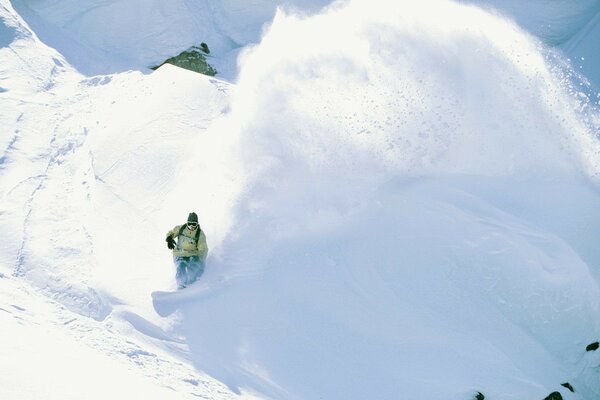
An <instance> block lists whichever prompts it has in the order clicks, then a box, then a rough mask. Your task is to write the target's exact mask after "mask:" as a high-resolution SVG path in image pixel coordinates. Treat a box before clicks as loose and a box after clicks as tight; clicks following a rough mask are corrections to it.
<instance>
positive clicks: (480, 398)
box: [475, 392, 485, 400]
mask: <svg viewBox="0 0 600 400" xmlns="http://www.w3.org/2000/svg"><path fill="white" fill-rule="evenodd" d="M483 399H485V396H484V395H483V393H481V392H477V394H476V395H475V400H483Z"/></svg>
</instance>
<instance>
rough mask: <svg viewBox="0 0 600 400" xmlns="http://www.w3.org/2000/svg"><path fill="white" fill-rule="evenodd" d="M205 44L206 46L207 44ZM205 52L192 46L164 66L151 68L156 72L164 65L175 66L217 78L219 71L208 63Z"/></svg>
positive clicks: (170, 59) (167, 61)
mask: <svg viewBox="0 0 600 400" xmlns="http://www.w3.org/2000/svg"><path fill="white" fill-rule="evenodd" d="M204 44H205V45H206V43H204ZM206 50H208V46H206ZM203 52H204V49H202V48H200V47H196V46H192V47H190V48H189V49H187V50H186V51H184V52H182V53H180V54H178V55H176V56H175V57H171V58H169V59H168V60H166V61H165V62H163V63H162V64H160V65H157V66H155V67H150V68H151V69H154V70H155V69H158V68H159V67H160V66H162V65H164V64H173V65H176V66H178V67H180V68H185V69H189V70H190V71H194V72H198V73H200V74H204V75H208V76H215V75H216V74H217V70H216V69H215V68H214V67H213V66H212V65H210V64H209V63H208V62H207V61H206V57H205V56H204V54H203Z"/></svg>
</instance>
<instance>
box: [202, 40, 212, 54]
mask: <svg viewBox="0 0 600 400" xmlns="http://www.w3.org/2000/svg"><path fill="white" fill-rule="evenodd" d="M200 49H201V50H202V51H203V52H205V53H206V54H210V50H209V49H208V45H207V44H206V43H204V42H202V43H200Z"/></svg>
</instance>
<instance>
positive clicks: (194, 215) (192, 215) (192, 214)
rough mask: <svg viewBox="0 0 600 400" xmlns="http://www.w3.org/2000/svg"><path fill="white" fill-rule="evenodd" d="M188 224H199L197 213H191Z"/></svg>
mask: <svg viewBox="0 0 600 400" xmlns="http://www.w3.org/2000/svg"><path fill="white" fill-rule="evenodd" d="M187 222H195V223H198V215H197V214H196V213H195V212H191V213H190V215H188V219H187Z"/></svg>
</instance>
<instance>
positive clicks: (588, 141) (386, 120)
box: [155, 1, 600, 399]
mask: <svg viewBox="0 0 600 400" xmlns="http://www.w3.org/2000/svg"><path fill="white" fill-rule="evenodd" d="M331 26H335V27H336V29H335V30H331V29H329V27H331ZM559 61H560V60H558V59H555V58H552V57H550V55H548V54H545V53H544V50H543V49H540V47H539V46H538V45H537V43H536V42H535V41H532V40H531V38H530V37H529V36H528V35H526V34H524V33H523V32H521V31H520V30H519V29H517V28H516V27H515V26H514V25H512V24H511V23H509V22H507V21H506V20H503V19H501V18H497V17H494V16H492V15H489V14H486V13H484V12H482V11H481V10H479V9H477V8H474V7H468V6H464V5H459V4H456V3H452V2H446V1H427V2H423V3H422V4H421V5H419V6H417V5H415V4H411V5H410V6H408V5H389V4H387V3H386V2H378V3H375V4H374V3H373V2H366V1H353V2H350V3H348V4H347V5H340V6H338V7H335V8H333V9H330V10H328V11H327V12H324V13H322V14H319V15H317V16H314V17H310V18H300V17H295V16H290V15H287V14H285V13H279V14H278V15H277V17H276V18H275V21H274V22H273V24H272V26H271V28H270V30H269V31H268V32H267V34H266V35H265V37H264V38H263V40H262V41H261V43H260V44H259V45H258V46H256V47H254V48H252V49H250V50H249V51H248V52H247V53H246V54H245V55H244V57H243V59H242V61H241V73H240V80H239V84H238V87H237V89H236V94H235V98H234V102H233V107H232V112H231V114H230V116H229V117H228V118H227V120H225V121H224V122H223V124H224V125H225V126H228V127H229V131H231V132H237V136H239V138H238V140H237V142H238V143H239V150H238V151H239V154H240V157H241V160H242V168H241V171H244V174H245V175H244V179H243V181H246V182H248V184H247V185H246V186H244V187H243V188H242V191H241V193H240V196H239V199H238V203H237V209H236V214H235V220H234V221H235V223H234V225H233V226H234V229H232V230H231V232H230V235H228V236H226V237H225V240H224V241H223V242H222V244H220V246H218V247H217V248H214V249H213V252H212V253H211V258H210V260H209V269H208V271H207V275H206V276H205V277H204V278H203V279H204V282H203V283H200V284H199V285H198V287H197V288H193V289H191V292H189V296H188V295H184V294H181V295H180V296H174V298H173V299H170V300H169V299H163V298H161V297H156V299H155V306H156V308H157V310H158V311H159V312H160V313H162V314H167V313H169V312H170V311H171V310H172V308H173V307H174V306H177V301H178V300H177V299H179V301H181V303H180V304H179V307H180V308H181V309H182V316H183V320H182V329H183V332H184V333H185V334H186V336H187V340H188V343H189V345H190V350H191V352H192V354H193V356H194V359H195V361H196V365H197V366H198V368H200V369H202V370H205V371H207V372H209V373H210V374H212V375H213V376H216V377H218V378H219V379H220V380H222V381H224V382H226V383H227V384H229V385H230V386H231V387H237V388H241V389H244V388H253V389H255V390H259V391H260V392H262V393H265V394H267V395H270V396H272V397H275V398H298V399H316V398H357V399H358V398H397V397H398V393H402V396H403V397H406V398H428V399H446V398H469V397H472V396H473V395H474V393H475V391H476V390H480V391H482V392H484V393H485V394H486V396H489V397H490V398H507V399H523V398H543V397H545V396H546V395H547V394H548V393H550V392H552V391H555V390H560V389H561V387H560V386H559V385H560V383H562V382H564V381H569V382H571V383H573V384H574V385H575V386H576V390H577V394H576V395H573V396H574V397H573V398H577V396H579V398H581V399H585V398H588V399H591V398H595V397H597V396H598V393H600V387H599V386H598V385H597V382H598V381H597V379H596V378H597V377H596V376H595V374H596V372H594V370H593V368H589V365H594V364H593V363H594V362H596V361H597V357H596V358H594V357H595V356H594V355H590V354H586V353H585V351H584V349H585V344H587V343H589V342H591V341H593V338H595V337H597V336H598V335H600V325H599V324H598V321H597V319H596V318H595V317H594V316H595V315H596V313H597V312H598V310H599V306H600V291H599V289H598V283H597V282H598V281H597V277H598V275H599V271H598V263H599V262H600V259H599V258H598V255H597V252H596V251H595V250H594V246H593V242H594V240H595V239H593V238H595V237H596V236H597V234H598V233H600V225H599V224H598V221H597V216H598V215H600V214H599V213H600V208H599V207H598V204H600V203H599V200H600V199H599V196H598V193H597V188H596V186H595V184H594V183H591V182H593V180H592V181H590V180H589V178H590V177H592V178H593V177H595V176H597V173H598V171H599V164H598V154H599V153H598V145H599V143H598V141H597V138H596V136H595V134H596V132H597V129H598V127H597V126H594V125H593V122H591V121H593V118H596V120H597V113H596V111H594V110H593V107H592V105H591V104H590V103H589V101H587V100H586V98H585V96H583V95H581V96H579V95H578V94H577V92H574V89H573V88H572V87H571V86H570V83H569V81H568V80H567V79H566V78H564V76H566V75H565V72H564V71H562V69H560V67H559V64H560V62H559ZM555 62H556V63H557V64H554V63H555ZM571 93H574V95H571ZM207 191H208V192H210V191H211V189H210V188H207ZM208 234H209V236H210V231H209V232H208ZM194 296H197V297H194Z"/></svg>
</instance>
